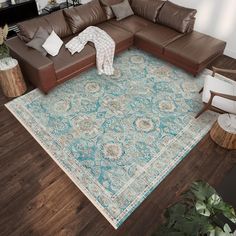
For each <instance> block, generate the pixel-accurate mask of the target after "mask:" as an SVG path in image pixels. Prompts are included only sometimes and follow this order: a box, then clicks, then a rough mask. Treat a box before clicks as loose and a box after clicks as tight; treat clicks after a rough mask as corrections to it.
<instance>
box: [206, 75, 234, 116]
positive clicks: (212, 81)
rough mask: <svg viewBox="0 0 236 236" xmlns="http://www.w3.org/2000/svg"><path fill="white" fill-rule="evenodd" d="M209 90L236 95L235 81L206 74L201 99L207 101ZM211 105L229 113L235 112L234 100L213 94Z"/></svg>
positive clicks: (209, 94)
mask: <svg viewBox="0 0 236 236" xmlns="http://www.w3.org/2000/svg"><path fill="white" fill-rule="evenodd" d="M210 91H214V92H218V93H222V94H227V95H232V96H236V82H234V81H233V80H230V79H225V78H224V79H219V78H216V77H212V76H210V75H208V76H206V78H205V83H204V89H203V93H202V101H203V102H204V103H207V102H208V101H209V99H210V96H211V93H210ZM212 106H214V107H216V108H219V109H221V110H224V111H226V112H229V113H233V114H236V101H232V100H229V99H226V98H222V97H219V96H215V97H214V98H213V101H212Z"/></svg>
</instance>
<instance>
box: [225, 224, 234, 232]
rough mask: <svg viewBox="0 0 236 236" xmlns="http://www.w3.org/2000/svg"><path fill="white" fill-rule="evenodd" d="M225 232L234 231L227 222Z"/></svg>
mask: <svg viewBox="0 0 236 236" xmlns="http://www.w3.org/2000/svg"><path fill="white" fill-rule="evenodd" d="M224 232H225V233H231V232H232V230H231V228H230V227H229V225H228V224H225V225H224Z"/></svg>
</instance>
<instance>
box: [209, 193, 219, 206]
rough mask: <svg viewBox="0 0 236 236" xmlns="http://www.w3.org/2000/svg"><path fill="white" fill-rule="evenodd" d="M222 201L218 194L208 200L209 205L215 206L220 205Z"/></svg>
mask: <svg viewBox="0 0 236 236" xmlns="http://www.w3.org/2000/svg"><path fill="white" fill-rule="evenodd" d="M221 200H222V199H221V197H220V196H219V195H218V194H216V193H214V194H212V195H211V196H210V197H209V198H208V204H210V205H213V206H214V205H218V204H219V203H220V201H221Z"/></svg>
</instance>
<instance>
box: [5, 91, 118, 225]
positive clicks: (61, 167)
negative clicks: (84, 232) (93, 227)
mask: <svg viewBox="0 0 236 236" xmlns="http://www.w3.org/2000/svg"><path fill="white" fill-rule="evenodd" d="M36 90H37V88H36V89H34V90H32V91H30V93H32V92H35V91H36ZM24 95H26V94H24ZM12 101H13V100H12ZM10 103H11V101H10V102H8V103H6V104H4V106H5V107H6V108H7V109H8V110H9V111H10V112H11V113H12V114H13V115H14V117H15V118H16V119H17V120H18V121H19V122H20V124H21V125H22V126H23V127H24V128H25V129H26V130H27V131H28V132H29V134H30V135H31V136H32V137H33V138H34V139H35V140H36V141H37V142H38V144H39V145H40V146H41V147H42V148H43V149H44V151H45V152H46V153H47V154H48V155H49V156H50V157H51V158H52V159H53V161H54V162H55V163H56V164H57V165H58V166H59V167H60V169H61V170H62V171H63V172H64V173H65V174H66V175H67V176H68V177H69V178H70V179H71V180H72V182H73V183H74V184H75V185H76V186H77V187H78V188H79V190H80V191H81V192H82V193H83V194H84V195H85V196H86V197H87V198H88V200H89V201H90V202H91V203H92V204H93V205H94V206H95V207H96V208H97V210H98V211H99V212H100V213H101V214H102V215H103V216H104V217H105V218H106V220H107V221H108V222H109V223H110V224H111V225H112V226H113V227H114V228H115V229H118V227H119V225H117V224H116V223H115V222H113V220H112V219H110V218H109V215H108V214H107V213H106V212H104V210H103V209H102V208H101V207H100V206H99V205H98V204H97V203H95V201H94V199H93V196H90V194H89V192H88V191H86V190H85V189H84V187H81V186H80V185H79V184H78V183H76V180H75V179H76V178H75V177H73V176H72V175H71V174H69V173H68V171H67V170H66V169H65V168H64V167H63V166H62V165H61V164H60V163H59V162H58V161H57V159H56V158H55V157H54V155H53V154H52V153H51V152H50V151H49V150H48V148H47V147H46V146H45V145H44V144H43V143H42V142H41V141H40V140H39V139H38V138H37V137H36V135H35V134H34V133H33V132H31V130H30V128H27V126H26V124H25V122H24V121H23V120H22V119H21V118H20V117H19V116H18V114H17V113H16V112H14V111H13V109H11V107H10Z"/></svg>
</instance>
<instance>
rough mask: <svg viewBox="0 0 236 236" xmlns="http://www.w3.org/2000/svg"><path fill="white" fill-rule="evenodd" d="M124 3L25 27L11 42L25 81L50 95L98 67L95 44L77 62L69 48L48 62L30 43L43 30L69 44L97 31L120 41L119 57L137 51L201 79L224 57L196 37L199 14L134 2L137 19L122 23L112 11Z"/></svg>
mask: <svg viewBox="0 0 236 236" xmlns="http://www.w3.org/2000/svg"><path fill="white" fill-rule="evenodd" d="M121 1H122V0H100V2H98V0H93V1H92V2H90V3H88V4H86V5H82V6H77V7H74V8H70V9H66V10H61V11H57V12H54V13H52V14H50V15H46V16H42V17H39V18H35V19H32V20H28V21H25V22H22V23H19V24H18V27H19V29H20V33H19V35H18V37H14V38H12V39H10V40H8V41H7V45H8V46H9V48H10V53H11V55H12V57H14V58H16V59H17V60H18V61H19V64H20V66H21V69H22V72H23V74H24V76H25V78H27V79H28V80H29V81H31V82H32V83H33V84H34V85H35V86H36V87H38V88H40V89H41V90H42V91H43V92H45V93H47V92H48V91H49V90H51V89H52V88H54V87H55V86H56V85H58V84H60V83H62V82H64V81H65V80H68V79H70V78H72V77H74V76H75V75H77V74H79V73H81V72H82V71H85V70H87V69H88V68H90V67H92V66H94V65H95V64H96V58H95V54H96V51H95V48H94V46H93V44H90V43H89V44H87V45H86V46H85V48H84V49H83V50H82V51H81V52H80V53H75V54H74V55H73V56H71V54H70V53H69V51H68V50H67V49H65V47H64V46H63V47H62V48H61V49H60V52H59V54H58V55H57V56H55V57H52V56H43V55H42V54H40V52H38V51H36V50H34V49H31V48H29V47H27V46H26V45H25V44H26V42H29V41H30V40H31V39H32V38H33V36H34V34H35V32H36V30H37V28H38V27H39V26H41V27H43V28H44V29H47V30H48V32H51V31H52V29H53V30H54V31H55V32H56V33H57V34H58V35H59V37H61V38H62V40H63V42H64V43H66V42H68V41H69V40H70V39H71V38H73V37H74V36H76V35H77V34H78V33H79V32H81V31H82V30H83V29H85V28H86V27H87V26H89V25H96V26H97V27H99V28H101V29H103V30H105V31H106V32H107V33H108V34H109V35H110V36H111V37H112V38H113V39H114V41H115V43H116V53H119V52H121V51H123V50H126V49H128V48H129V47H131V46H132V45H134V46H135V47H137V48H140V49H142V50H145V51H147V52H150V53H152V54H154V55H156V56H157V57H159V58H162V59H165V60H167V61H169V62H171V63H173V64H174V65H177V66H179V67H181V68H183V69H184V70H186V71H188V72H190V73H192V74H193V75H197V74H198V73H199V72H200V71H201V70H203V69H204V68H205V67H206V66H207V65H208V64H209V63H211V62H212V61H213V60H214V59H215V58H217V57H218V56H220V55H221V54H222V53H223V51H224V48H225V45H226V43H225V42H223V41H221V40H218V39H215V38H213V37H210V36H208V35H205V34H202V33H199V32H196V31H193V26H194V21H195V18H194V15H195V14H193V15H189V16H188V19H186V18H185V19H184V20H182V19H181V14H182V13H181V11H182V10H185V8H182V9H180V12H178V11H177V14H176V9H175V6H174V4H172V3H170V2H164V1H159V0H132V2H131V6H132V9H133V11H134V13H135V15H132V16H129V17H127V18H125V19H123V20H121V21H116V19H114V15H113V13H112V11H111V8H110V6H111V5H113V4H116V3H119V2H121ZM177 10H178V9H177ZM173 11H174V12H173ZM195 13H196V12H195ZM182 31H184V32H182Z"/></svg>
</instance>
